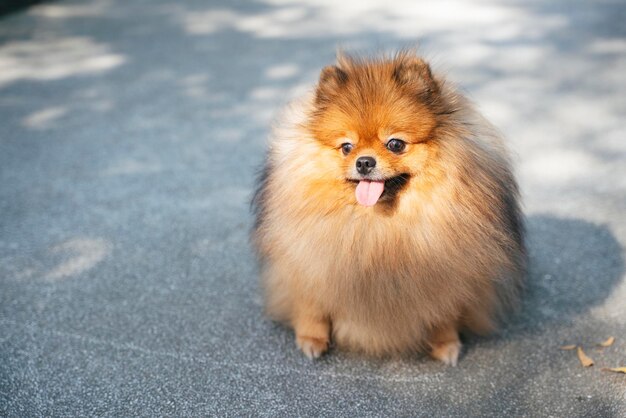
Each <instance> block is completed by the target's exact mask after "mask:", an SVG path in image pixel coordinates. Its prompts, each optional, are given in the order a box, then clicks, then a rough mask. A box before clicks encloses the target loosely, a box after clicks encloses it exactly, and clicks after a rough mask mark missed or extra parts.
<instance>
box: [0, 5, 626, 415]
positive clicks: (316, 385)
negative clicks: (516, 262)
mask: <svg viewBox="0 0 626 418" xmlns="http://www.w3.org/2000/svg"><path fill="white" fill-rule="evenodd" d="M210 3H212V4H210ZM310 3H311V4H301V3H299V2H295V1H290V0H266V1H255V2H240V1H226V0H223V1H222V2H205V1H200V0H197V1H186V2H179V1H176V0H158V1H157V0H144V1H133V2H125V1H121V0H101V1H91V2H82V1H75V2H70V1H59V2H50V3H46V2H44V3H42V4H39V5H36V6H33V7H31V8H27V9H24V10H21V11H19V12H16V13H13V14H9V15H5V16H2V17H0V415H1V416H92V415H114V416H134V415H147V416H150V415H152V416H154V415H168V416H189V415H220V416H230V415H232V416H234V415H257V414H258V415H283V416H295V415H315V416H322V415H326V416H342V415H345V416H365V415H385V416H390V415H425V416H433V415H434V416H454V415H462V416H467V415H482V416H512V415H516V416H548V415H553V416H578V415H580V416H583V415H585V416H591V415H593V416H624V415H626V376H624V375H617V374H611V373H607V372H603V371H601V368H602V367H605V366H617V365H626V354H625V353H626V282H625V281H624V276H625V267H624V259H625V251H624V248H625V246H626V142H624V141H625V140H626V138H625V137H626V126H625V123H624V116H625V115H626V99H625V97H626V76H625V74H626V26H624V21H625V20H626V4H624V2H622V1H618V0H616V1H602V2H583V1H580V2H572V1H566V0H557V1H545V2H533V1H521V0H519V1H512V2H495V1H488V0H484V1H473V2H470V1H443V2H441V1H431V2H427V1H424V2H419V3H418V2H412V1H398V2H393V3H392V2H381V3H377V2H374V1H359V2H356V1H355V2H348V1H343V2H336V1H334V0H324V1H316V2H310ZM590 3H593V4H590ZM392 4H393V6H392ZM416 40H419V41H420V43H421V48H422V51H423V52H424V53H425V54H426V55H427V56H429V57H430V58H431V59H433V61H434V62H435V66H436V67H437V68H439V69H442V70H444V71H447V72H448V73H449V74H450V76H451V77H452V78H453V79H454V80H456V81H457V82H458V83H460V84H461V85H462V86H463V88H464V89H465V90H466V91H467V92H468V94H469V95H471V96H472V97H473V98H474V99H475V100H476V101H477V102H479V103H480V105H481V107H482V108H483V109H484V111H485V113H486V114H487V115H488V116H489V117H490V118H491V119H492V120H493V121H494V122H495V123H496V124H497V125H498V126H499V127H500V128H501V129H502V131H503V132H505V134H506V136H507V137H508V138H509V139H510V146H511V148H512V149H513V150H514V151H515V153H516V154H517V158H516V160H517V166H518V172H519V176H520V181H521V184H522V188H523V192H524V200H525V210H526V213H527V215H528V227H529V245H530V253H531V272H530V278H529V290H528V295H527V299H526V302H525V305H524V309H523V310H522V312H521V313H520V314H519V315H518V316H517V317H516V318H515V320H514V321H513V322H512V323H511V324H510V325H509V326H508V327H507V328H506V329H505V330H503V332H502V333H501V334H500V335H498V336H494V337H492V338H487V339H470V340H468V341H467V342H468V343H467V346H466V350H465V352H464V355H463V358H462V360H461V363H460V365H459V367H457V368H445V367H443V366H441V365H439V364H435V363H434V362H431V361H429V360H427V359H424V358H421V357H418V356H416V357H415V358H411V359H406V360H385V361H372V360H368V359H364V358H360V357H356V356H352V355H348V354H343V353H337V352H333V353H331V354H330V355H329V356H327V357H325V358H323V359H322V360H321V361H319V362H316V363H311V362H309V361H308V360H306V359H305V358H304V357H303V356H302V355H301V354H300V353H298V352H297V351H296V349H295V347H294V344H293V342H292V338H293V337H292V334H291V332H290V331H288V330H286V329H284V328H282V327H280V326H278V325H275V324H273V323H271V322H269V321H268V320H266V319H265V318H264V317H263V315H262V306H261V301H260V297H259V289H258V285H257V273H256V271H255V265H254V259H253V256H252V253H251V250H250V247H249V245H248V243H247V230H248V229H249V227H250V223H251V216H250V214H249V210H248V199H249V197H250V193H251V188H252V184H253V176H254V173H255V170H256V167H257V166H258V165H259V163H260V162H261V159H262V155H263V149H264V141H265V138H266V136H267V132H268V125H269V122H270V120H271V117H272V115H273V114H274V113H275V112H276V110H277V109H278V108H279V107H280V106H281V105H282V104H284V103H285V102H286V101H287V100H288V99H289V97H292V96H293V95H294V94H297V93H298V92H301V91H303V90H305V89H306V87H307V85H310V83H312V82H313V81H314V80H315V78H316V73H317V72H318V71H319V69H320V68H321V67H322V66H323V65H325V64H326V63H328V62H329V61H330V60H331V59H332V56H333V52H334V49H335V47H336V46H337V45H343V46H345V47H347V48H351V49H366V50H369V51H372V50H380V49H388V48H394V47H401V46H406V45H411V44H412V43H414V42H415V41H416ZM609 335H614V336H616V337H617V341H616V343H615V345H614V346H612V347H610V348H607V349H605V350H603V351H597V350H596V349H594V348H593V346H594V344H595V343H596V342H598V341H601V340H603V339H605V338H606V337H608V336H609ZM571 343H579V344H584V346H585V347H586V348H587V352H588V353H589V354H590V355H591V356H592V357H594V359H595V360H596V366H594V367H592V368H590V369H582V368H581V367H580V366H579V365H578V361H577V359H576V358H575V355H574V354H573V353H572V352H564V351H560V350H559V346H560V345H562V344H571Z"/></svg>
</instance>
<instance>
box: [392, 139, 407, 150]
mask: <svg viewBox="0 0 626 418" xmlns="http://www.w3.org/2000/svg"><path fill="white" fill-rule="evenodd" d="M404 148H406V143H405V142H404V141H403V140H401V139H397V138H391V139H390V140H389V142H387V149H388V150H389V151H391V152H395V153H399V152H402V151H404Z"/></svg>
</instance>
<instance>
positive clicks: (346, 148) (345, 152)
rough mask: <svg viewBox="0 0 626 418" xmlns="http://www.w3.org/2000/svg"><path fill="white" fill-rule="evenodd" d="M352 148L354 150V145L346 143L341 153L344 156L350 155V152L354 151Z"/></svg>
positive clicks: (342, 145) (342, 146)
mask: <svg viewBox="0 0 626 418" xmlns="http://www.w3.org/2000/svg"><path fill="white" fill-rule="evenodd" d="M352 148H354V145H352V144H351V143H349V142H346V143H345V144H341V151H342V152H343V155H348V154H350V151H352Z"/></svg>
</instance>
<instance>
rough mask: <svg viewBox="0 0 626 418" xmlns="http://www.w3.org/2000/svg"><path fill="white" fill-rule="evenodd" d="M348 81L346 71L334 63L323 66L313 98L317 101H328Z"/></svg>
mask: <svg viewBox="0 0 626 418" xmlns="http://www.w3.org/2000/svg"><path fill="white" fill-rule="evenodd" d="M347 82H348V73H346V72H345V71H344V70H342V69H341V68H339V67H338V66H336V65H329V66H328V67H324V69H323V70H322V73H321V74H320V81H319V83H318V85H317V91H316V94H315V99H316V101H317V103H318V104H319V103H324V102H327V101H329V100H330V99H331V98H332V97H333V96H334V95H335V94H336V93H337V91H338V90H339V89H341V88H342V87H343V86H344V85H345V84H346V83H347Z"/></svg>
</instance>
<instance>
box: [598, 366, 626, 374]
mask: <svg viewBox="0 0 626 418" xmlns="http://www.w3.org/2000/svg"><path fill="white" fill-rule="evenodd" d="M602 370H604V371H605V372H614V373H626V367H605V368H603V369H602Z"/></svg>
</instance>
